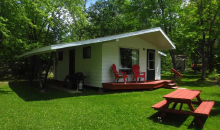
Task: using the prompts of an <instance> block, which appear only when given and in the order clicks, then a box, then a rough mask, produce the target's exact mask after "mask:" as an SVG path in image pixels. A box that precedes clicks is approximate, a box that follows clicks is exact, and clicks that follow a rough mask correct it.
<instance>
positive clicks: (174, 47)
mask: <svg viewBox="0 0 220 130" xmlns="http://www.w3.org/2000/svg"><path fill="white" fill-rule="evenodd" d="M159 28H160V27H159ZM160 32H161V33H162V34H163V35H164V37H165V38H166V39H167V40H168V41H169V43H170V44H171V46H172V47H173V49H176V46H175V45H174V44H173V42H172V41H171V40H170V38H169V37H168V36H167V35H166V33H165V32H164V31H163V30H162V29H161V28H160Z"/></svg>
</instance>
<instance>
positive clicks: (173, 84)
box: [168, 83, 176, 86]
mask: <svg viewBox="0 0 220 130" xmlns="http://www.w3.org/2000/svg"><path fill="white" fill-rule="evenodd" d="M168 85H170V86H175V85H176V83H169V84H168Z"/></svg>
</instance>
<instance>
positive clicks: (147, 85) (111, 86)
mask: <svg viewBox="0 0 220 130" xmlns="http://www.w3.org/2000/svg"><path fill="white" fill-rule="evenodd" d="M172 82H173V81H172V80H154V81H149V80H147V81H146V82H143V81H142V82H137V83H136V82H135V81H132V82H127V83H124V82H109V83H102V87H103V89H108V90H122V89H154V88H159V87H163V86H166V85H168V84H169V83H172Z"/></svg>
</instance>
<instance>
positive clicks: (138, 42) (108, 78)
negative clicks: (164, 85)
mask: <svg viewBox="0 0 220 130" xmlns="http://www.w3.org/2000/svg"><path fill="white" fill-rule="evenodd" d="M120 48H130V49H138V50H139V66H140V68H141V71H142V72H146V71H147V69H146V67H147V49H155V68H157V67H158V61H157V59H158V49H157V47H156V46H154V45H152V44H150V43H147V42H146V41H144V40H143V39H141V38H140V37H138V36H133V37H128V38H122V39H119V40H118V41H116V40H114V41H110V42H105V43H103V44H102V82H113V81H114V77H115V76H114V74H113V72H112V70H111V66H112V64H113V63H114V64H115V65H116V67H117V70H119V68H121V64H120ZM155 73H156V71H155ZM156 76H157V74H155V77H156ZM128 77H129V81H131V80H132V79H133V75H129V76H128ZM142 80H143V79H142ZM119 81H122V79H120V80H119Z"/></svg>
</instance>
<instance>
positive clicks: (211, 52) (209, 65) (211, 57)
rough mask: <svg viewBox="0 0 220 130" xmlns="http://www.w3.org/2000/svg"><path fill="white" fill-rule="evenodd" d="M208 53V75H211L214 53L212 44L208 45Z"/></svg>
mask: <svg viewBox="0 0 220 130" xmlns="http://www.w3.org/2000/svg"><path fill="white" fill-rule="evenodd" d="M210 44H211V45H210V50H209V51H210V52H209V60H208V67H209V73H210V74H211V73H212V72H213V71H214V52H213V43H210Z"/></svg>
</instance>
